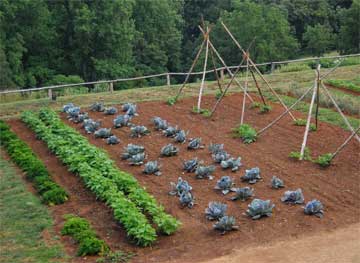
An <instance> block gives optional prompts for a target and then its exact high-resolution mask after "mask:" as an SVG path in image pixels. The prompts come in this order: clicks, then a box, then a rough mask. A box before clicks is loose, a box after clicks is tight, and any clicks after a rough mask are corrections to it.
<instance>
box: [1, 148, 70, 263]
mask: <svg viewBox="0 0 360 263" xmlns="http://www.w3.org/2000/svg"><path fill="white" fill-rule="evenodd" d="M0 154H2V153H1V152H0ZM0 180H1V183H0V262H2V263H17V262H19V263H24V262H34V263H43V262H44V263H45V262H65V258H64V257H65V256H64V253H63V251H62V248H61V246H60V245H59V243H58V242H57V241H56V240H50V241H49V242H48V243H50V244H45V242H44V239H43V238H42V233H43V231H45V230H46V231H49V232H51V231H52V230H51V226H52V219H51V217H50V214H49V212H48V210H47V208H46V206H44V205H43V204H41V202H40V200H39V199H38V198H37V197H36V196H34V195H33V194H32V193H31V192H29V191H28V190H27V189H26V186H25V184H24V182H23V181H22V179H21V177H20V175H19V174H17V171H16V170H15V167H14V166H13V165H12V164H11V163H10V162H8V161H6V160H4V158H3V157H0Z"/></svg>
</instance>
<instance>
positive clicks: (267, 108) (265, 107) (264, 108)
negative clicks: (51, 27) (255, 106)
mask: <svg viewBox="0 0 360 263" xmlns="http://www.w3.org/2000/svg"><path fill="white" fill-rule="evenodd" d="M269 111H271V106H270V105H265V104H261V105H260V113H268V112H269Z"/></svg>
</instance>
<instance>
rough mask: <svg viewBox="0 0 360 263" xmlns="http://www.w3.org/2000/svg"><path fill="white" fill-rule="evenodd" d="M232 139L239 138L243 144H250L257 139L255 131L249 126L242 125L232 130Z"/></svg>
mask: <svg viewBox="0 0 360 263" xmlns="http://www.w3.org/2000/svg"><path fill="white" fill-rule="evenodd" d="M233 134H234V137H236V138H241V139H242V141H243V142H244V143H252V142H255V141H256V139H257V132H256V130H255V129H254V128H253V127H251V126H250V125H249V124H242V125H239V126H238V127H236V128H234V129H233Z"/></svg>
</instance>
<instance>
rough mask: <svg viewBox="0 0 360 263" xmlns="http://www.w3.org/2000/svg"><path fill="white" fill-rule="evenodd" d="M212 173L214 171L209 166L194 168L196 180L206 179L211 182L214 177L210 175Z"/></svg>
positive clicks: (211, 166) (212, 167)
mask: <svg viewBox="0 0 360 263" xmlns="http://www.w3.org/2000/svg"><path fill="white" fill-rule="evenodd" d="M214 171H215V166H214V165H210V166H202V165H200V166H198V167H196V170H195V176H196V178H197V179H204V178H208V179H210V180H212V179H213V178H214V177H213V176H212V175H211V174H212V173H213V172H214Z"/></svg>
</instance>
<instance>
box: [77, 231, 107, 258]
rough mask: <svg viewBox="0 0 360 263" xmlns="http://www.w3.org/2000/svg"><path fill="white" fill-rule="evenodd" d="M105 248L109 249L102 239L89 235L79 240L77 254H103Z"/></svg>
mask: <svg viewBox="0 0 360 263" xmlns="http://www.w3.org/2000/svg"><path fill="white" fill-rule="evenodd" d="M107 250H109V247H108V245H107V244H106V243H105V241H104V240H100V239H98V238H96V237H92V236H89V237H86V238H84V239H82V240H81V241H80V242H79V248H78V251H77V255H78V256H86V255H103V254H104V253H105V252H106V251H107Z"/></svg>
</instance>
